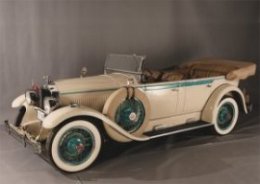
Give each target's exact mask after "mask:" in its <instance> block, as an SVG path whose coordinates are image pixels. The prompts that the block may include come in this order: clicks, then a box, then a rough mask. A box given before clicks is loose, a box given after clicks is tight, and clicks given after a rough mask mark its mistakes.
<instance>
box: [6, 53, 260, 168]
mask: <svg viewBox="0 0 260 184" xmlns="http://www.w3.org/2000/svg"><path fill="white" fill-rule="evenodd" d="M113 59H115V60H122V63H124V62H125V63H124V65H122V66H119V67H113V66H110V65H111V63H112V65H113V64H114V63H113V61H114V60H113ZM143 59H144V57H142V56H135V55H134V56H124V55H110V56H109V58H108V61H107V62H106V66H105V74H102V75H98V76H89V77H81V78H74V79H66V80H58V81H55V82H54V83H51V82H48V83H47V84H46V85H44V87H43V88H44V90H43V92H41V95H42V96H43V97H40V99H38V96H37V98H36V97H35V98H36V99H38V100H39V102H38V101H37V102H32V101H33V98H34V96H30V95H35V94H34V92H33V93H32V94H30V93H29V94H26V95H21V96H19V97H18V98H17V99H15V100H14V101H13V103H12V107H13V108H18V107H19V108H21V110H20V115H19V116H18V118H17V121H16V123H15V126H14V125H11V124H9V125H8V126H9V128H10V127H11V128H12V129H13V130H15V132H16V133H18V134H20V135H23V136H25V137H27V139H28V140H29V141H30V142H32V143H39V144H40V145H42V144H44V142H45V140H47V142H48V141H52V139H51V140H48V139H49V137H50V136H51V135H52V134H55V133H56V134H58V133H57V132H59V129H61V131H65V129H62V128H63V126H65V125H66V123H68V122H74V121H75V122H76V123H75V124H77V126H79V125H81V124H82V121H84V120H85V121H86V122H91V123H93V124H94V125H95V126H96V127H100V126H102V127H104V130H103V131H106V134H107V135H108V136H109V138H111V139H113V140H116V141H119V142H128V141H132V140H134V141H147V140H149V139H153V138H157V137H161V136H165V135H170V134H174V133H178V132H182V131H188V130H192V129H196V128H203V127H207V126H211V125H212V126H215V125H216V124H217V119H218V113H219V111H220V108H221V107H219V104H220V103H221V101H222V100H223V98H228V99H227V100H226V101H227V103H226V104H229V105H230V104H231V105H232V104H234V103H235V104H234V105H233V106H231V107H232V108H233V111H234V112H232V116H234V118H237V116H236V115H237V112H235V111H236V108H237V107H238V108H239V109H240V110H242V111H244V112H245V113H247V102H246V100H245V96H244V94H243V93H242V91H241V90H240V89H239V87H238V85H239V80H241V79H246V78H247V77H249V76H251V75H254V73H255V68H256V66H255V64H253V63H248V62H247V63H243V62H237V61H236V62H235V61H225V60H217V61H216V60H210V61H208V60H199V61H193V62H189V63H188V64H184V65H183V66H182V67H184V68H188V67H189V75H191V74H190V72H191V70H192V72H193V74H192V75H194V76H195V74H196V75H197V76H196V77H190V78H185V79H182V80H173V81H170V80H169V81H156V82H143V81H142V80H141V74H142V63H143ZM127 62H132V63H135V64H134V66H133V65H129V66H128V64H127ZM209 62H212V63H218V64H222V65H223V66H230V67H231V68H232V69H230V70H228V72H226V73H225V74H222V73H221V72H219V71H216V70H214V69H211V70H213V71H214V75H211V74H212V73H210V72H211V71H210V69H208V70H207V71H206V75H204V73H202V74H203V75H202V74H201V71H200V72H199V73H196V70H195V69H194V68H196V67H197V66H198V67H197V68H199V69H200V70H201V68H202V69H203V72H204V69H205V67H204V65H205V64H207V63H209ZM124 66H125V68H124ZM218 66H219V65H218ZM133 68H134V69H133ZM206 68H207V67H206ZM194 72H195V73H194ZM218 72H219V73H218ZM216 73H217V74H216ZM198 74H199V75H202V76H199V77H198ZM192 75H191V76H192ZM44 93H46V94H44ZM28 95H29V97H28ZM44 95H45V96H44ZM30 97H31V98H32V99H30ZM28 98H29V99H28ZM231 98H232V99H234V100H232V99H231ZM128 101H129V103H128ZM126 102H127V103H126ZM132 102H133V103H134V104H135V105H136V108H137V110H136V112H135V111H134V110H133V108H132V106H131V108H130V107H128V106H127V104H128V105H129V104H130V105H131V104H132ZM124 103H125V104H126V105H125V104H124ZM236 103H237V105H236ZM51 104H52V105H51ZM120 108H122V109H123V110H122V109H120ZM227 108H229V107H227ZM129 109H130V110H132V111H133V112H129ZM134 109H135V107H134ZM224 110H225V109H224ZM120 113H121V114H120ZM122 113H123V114H122ZM124 113H125V114H124ZM223 113H224V111H223ZM224 115H226V114H225V113H224V114H223V116H224ZM234 118H233V119H234ZM200 120H202V121H203V122H204V123H203V124H199V125H196V124H195V123H196V122H198V121H200ZM78 121H80V122H78ZM92 121H94V122H92ZM119 121H125V122H119ZM223 121H224V120H223ZM234 125H235V123H234ZM234 125H232V126H234ZM182 126H183V128H182ZM68 127H69V126H67V128H68ZM88 127H89V129H90V130H93V132H99V133H100V134H103V133H102V131H96V130H95V129H94V127H92V125H88ZM129 127H130V128H129ZM174 127H177V129H174ZM172 128H173V129H172ZM217 128H218V127H217ZM86 129H88V128H86ZM232 129H233V127H232ZM216 131H217V133H219V134H226V133H229V132H230V131H231V129H230V131H227V130H223V131H222V130H218V129H217V130H216ZM60 136H62V135H60ZM56 137H57V136H56ZM93 138H97V139H98V140H99V135H98V133H93ZM53 140H54V142H55V141H56V142H57V141H58V140H56V139H55V137H54V139H53ZM75 144H76V143H75ZM100 144H101V143H100ZM75 146H76V147H75V149H76V148H77V150H76V151H78V146H81V144H77V145H75ZM70 148H71V149H72V151H73V149H74V147H70ZM80 148H81V147H80ZM53 149H55V150H56V149H57V147H53ZM51 153H53V154H52V155H56V158H57V154H56V153H54V152H53V150H52V152H51ZM76 153H77V152H76ZM94 153H95V154H98V153H99V150H98V151H94ZM52 159H53V160H54V163H55V165H56V166H58V167H59V168H60V169H62V170H65V171H68V172H75V171H79V170H82V169H84V168H87V167H88V166H89V165H91V163H92V162H93V161H94V160H95V159H96V156H93V158H92V157H91V159H92V161H88V164H87V165H86V163H85V165H84V163H81V164H79V165H77V167H76V166H73V165H72V166H71V165H70V164H68V165H66V162H64V164H62V160H60V159H59V160H57V159H56V161H55V158H52Z"/></svg>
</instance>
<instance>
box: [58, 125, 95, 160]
mask: <svg viewBox="0 0 260 184" xmlns="http://www.w3.org/2000/svg"><path fill="white" fill-rule="evenodd" d="M93 137H94V136H93V135H92V133H90V132H89V131H88V130H87V129H82V128H74V129H70V130H69V131H67V132H65V133H64V134H63V136H62V137H61V139H60V141H59V148H58V151H59V157H60V158H61V159H62V160H63V161H64V162H67V163H69V164H72V165H79V164H81V163H83V162H84V161H86V160H87V159H88V158H89V156H90V155H91V152H92V150H93V148H94V138H93Z"/></svg>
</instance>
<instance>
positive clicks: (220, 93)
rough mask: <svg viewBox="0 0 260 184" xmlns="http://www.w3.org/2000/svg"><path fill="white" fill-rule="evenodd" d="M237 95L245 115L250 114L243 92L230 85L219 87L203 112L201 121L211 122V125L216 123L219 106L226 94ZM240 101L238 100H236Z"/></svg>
mask: <svg viewBox="0 0 260 184" xmlns="http://www.w3.org/2000/svg"><path fill="white" fill-rule="evenodd" d="M229 93H231V94H235V95H237V96H238V98H240V99H239V100H241V101H240V102H241V104H240V105H242V108H243V110H244V112H245V113H248V111H247V107H246V102H245V97H244V94H243V93H242V91H241V90H240V89H239V88H238V87H236V86H233V85H230V84H223V85H221V86H220V87H218V88H217V89H216V90H215V91H214V92H213V93H212V95H211V96H210V97H209V99H208V101H207V103H206V105H205V107H204V109H203V111H202V116H201V120H203V121H206V122H209V123H214V122H215V121H214V119H215V117H216V114H217V106H218V104H219V103H220V101H221V99H222V98H223V97H224V96H225V95H226V94H229ZM235 100H238V99H235Z"/></svg>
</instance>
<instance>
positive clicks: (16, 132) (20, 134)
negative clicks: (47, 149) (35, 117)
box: [4, 120, 43, 154]
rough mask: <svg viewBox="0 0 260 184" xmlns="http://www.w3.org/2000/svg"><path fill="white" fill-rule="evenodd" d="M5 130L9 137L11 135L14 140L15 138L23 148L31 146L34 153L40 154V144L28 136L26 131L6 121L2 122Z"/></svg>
mask: <svg viewBox="0 0 260 184" xmlns="http://www.w3.org/2000/svg"><path fill="white" fill-rule="evenodd" d="M4 124H5V129H6V130H7V132H8V133H9V135H12V136H13V137H14V138H16V139H17V140H18V141H19V142H21V143H23V145H24V147H26V146H27V145H29V146H31V147H32V148H33V150H34V151H35V153H37V154H40V153H42V148H43V146H42V143H41V142H39V141H37V140H35V138H33V137H32V136H31V135H30V134H28V133H27V132H26V131H24V130H22V129H20V128H18V127H16V126H14V125H13V124H11V123H9V121H8V120H6V121H5V122H4Z"/></svg>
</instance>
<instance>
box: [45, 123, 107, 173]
mask: <svg viewBox="0 0 260 184" xmlns="http://www.w3.org/2000/svg"><path fill="white" fill-rule="evenodd" d="M101 144H102V139H101V135H100V132H99V130H98V128H97V127H96V126H95V125H93V124H92V123H90V122H88V121H85V120H75V121H72V122H69V123H67V124H65V125H64V126H62V127H61V128H59V129H58V130H57V131H56V132H54V133H53V135H52V137H51V140H50V143H49V146H48V147H49V148H48V151H49V155H50V157H51V160H52V161H53V163H54V164H55V165H56V166H57V167H58V168H59V169H61V170H63V171H66V172H78V171H81V170H84V169H86V168H87V167H89V166H90V165H91V164H92V163H93V162H94V161H95V160H96V158H97V156H98V154H99V152H100V149H101Z"/></svg>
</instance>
